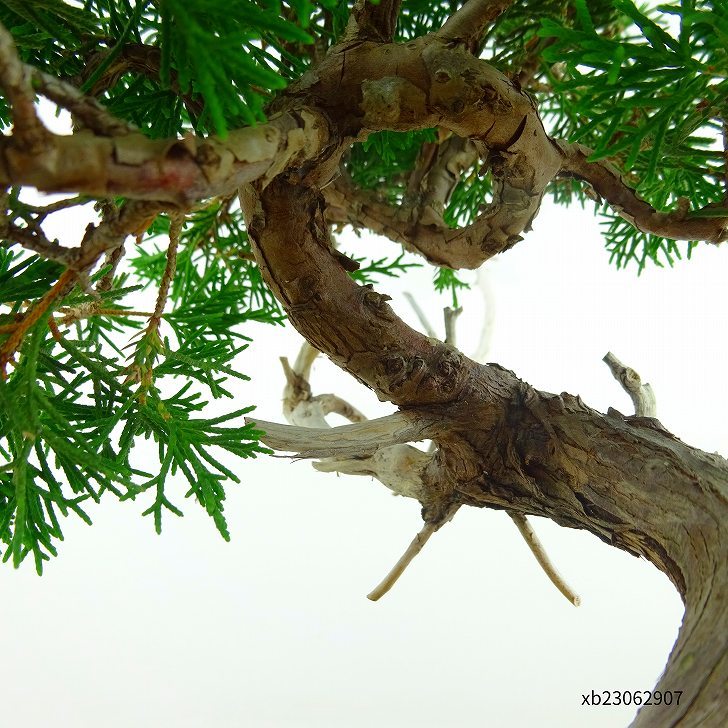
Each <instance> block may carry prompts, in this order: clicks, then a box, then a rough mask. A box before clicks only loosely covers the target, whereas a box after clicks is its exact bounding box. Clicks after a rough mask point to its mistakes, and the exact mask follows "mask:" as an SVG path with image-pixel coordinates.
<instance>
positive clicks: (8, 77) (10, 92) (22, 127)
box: [0, 24, 50, 154]
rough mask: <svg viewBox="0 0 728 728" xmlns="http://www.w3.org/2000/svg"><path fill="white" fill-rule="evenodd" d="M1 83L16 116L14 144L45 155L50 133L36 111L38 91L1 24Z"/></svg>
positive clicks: (11, 110)
mask: <svg viewBox="0 0 728 728" xmlns="http://www.w3.org/2000/svg"><path fill="white" fill-rule="evenodd" d="M0 86H2V89H3V91H4V92H5V97H6V98H7V100H8V104H9V106H10V112H11V114H12V117H13V138H14V141H15V144H16V145H17V146H18V147H20V148H22V149H24V150H26V151H28V152H31V153H33V154H42V153H43V152H44V151H45V150H46V149H47V147H48V142H49V140H50V132H49V131H48V130H47V129H46V128H45V127H44V126H43V124H42V123H41V121H40V119H39V118H38V115H37V114H36V110H35V104H34V101H35V94H34V92H33V87H32V85H31V83H30V75H29V73H28V72H27V68H26V67H25V66H24V65H23V64H22V63H21V62H20V59H19V58H18V51H17V49H16V47H15V41H14V40H13V37H12V36H11V35H10V33H9V32H8V31H7V30H6V28H5V27H4V26H3V25H2V24H0Z"/></svg>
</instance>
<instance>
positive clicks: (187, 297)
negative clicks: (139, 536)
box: [0, 231, 279, 573]
mask: <svg viewBox="0 0 728 728" xmlns="http://www.w3.org/2000/svg"><path fill="white" fill-rule="evenodd" d="M188 234H189V231H186V235H188ZM188 237H192V238H193V239H194V234H193V235H192V236H189V235H188ZM188 265H189V266H192V264H191V263H190V264H188ZM201 267H202V264H201ZM106 272H107V271H105V270H102V271H100V272H99V274H98V275H97V276H95V281H96V282H97V283H98V281H99V280H100V279H101V278H102V276H103V275H104V274H105V273H106ZM58 273H59V266H58V265H56V264H54V263H49V262H47V261H40V260H39V259H38V258H37V257H35V256H21V255H18V254H16V253H15V252H14V251H13V250H12V249H4V248H0V303H2V304H4V306H6V307H7V309H9V313H3V314H2V315H0V326H3V325H4V326H8V325H11V324H12V323H13V321H14V320H15V315H14V313H15V312H17V311H19V310H20V308H21V304H23V303H24V302H27V301H33V300H36V301H37V299H38V297H39V295H40V294H43V293H46V291H47V290H48V286H49V283H52V282H53V280H54V279H55V278H56V277H57V275H58ZM217 275H218V277H217V279H216V280H212V279H213V278H214V276H213V275H212V274H210V275H209V276H208V280H207V281H206V282H205V284H204V285H201V286H200V289H201V290H202V291H203V292H202V293H201V294H200V295H201V296H208V295H209V296H210V297H211V299H212V302H211V301H210V299H206V304H205V306H203V305H202V300H201V298H200V295H196V293H195V291H194V289H193V287H194V284H192V283H189V284H187V285H185V284H184V283H183V284H179V290H178V291H177V292H176V294H174V295H176V300H177V301H178V304H179V305H178V306H177V307H176V308H175V310H174V311H173V312H172V313H171V314H170V315H169V316H168V317H165V318H164V319H163V320H162V323H161V327H162V331H164V330H165V329H167V330H170V333H173V334H174V338H173V339H171V338H170V337H165V338H164V339H161V338H160V336H159V334H158V333H157V328H156V327H155V326H153V325H151V324H150V322H149V321H148V319H147V317H143V318H142V321H143V322H144V324H145V326H144V328H140V327H141V326H142V324H141V323H140V321H139V317H137V316H135V315H134V314H135V312H132V311H128V309H126V308H125V307H123V306H122V305H121V304H120V303H118V301H119V300H120V299H121V298H122V297H125V296H128V295H129V294H131V293H134V291H135V290H137V289H138V287H136V288H131V289H130V288H128V287H124V285H123V283H124V280H123V279H121V280H117V282H116V283H117V285H116V286H114V287H113V288H112V290H110V291H106V292H103V291H102V292H97V293H95V294H93V295H91V294H88V293H84V292H81V291H80V290H79V289H75V290H73V291H71V292H70V293H69V294H68V295H67V296H66V297H65V298H64V299H62V300H59V301H58V302H57V304H56V305H55V306H54V308H55V311H56V315H55V320H56V321H57V322H58V324H60V330H59V329H58V328H57V327H56V329H55V330H56V335H55V336H53V335H51V333H52V329H51V328H49V323H50V322H49V315H50V312H47V313H46V315H45V316H43V317H42V318H41V319H40V320H39V321H38V322H37V323H36V324H35V325H34V326H33V327H32V328H31V330H30V331H29V332H28V333H27V334H26V336H25V338H24V340H23V345H22V347H21V349H20V352H19V354H18V358H17V362H16V365H15V366H14V367H13V368H11V370H10V373H9V376H8V377H7V379H0V455H2V457H3V459H4V460H6V463H7V464H6V465H4V466H2V467H0V541H2V542H3V543H5V544H6V547H7V548H6V549H4V555H3V556H4V558H5V560H8V559H12V560H13V563H14V564H15V565H16V566H17V565H18V564H19V563H20V562H21V561H22V560H23V559H24V558H25V557H26V556H27V555H28V554H31V553H32V555H33V558H34V560H35V563H36V569H37V570H38V572H39V573H40V571H41V570H42V567H43V562H44V561H45V560H47V559H48V558H49V557H50V556H53V555H56V542H57V541H58V540H60V539H62V538H63V533H62V530H61V517H65V516H67V515H69V514H74V515H76V516H78V517H80V518H82V519H83V520H85V521H87V522H90V518H89V516H88V513H87V511H86V509H85V504H84V501H88V500H93V501H98V500H100V498H101V497H102V496H103V495H104V494H106V493H111V494H113V495H115V496H116V497H117V498H119V499H121V500H135V499H137V498H143V499H146V498H147V495H146V493H147V491H149V492H150V493H151V494H152V502H151V505H149V506H148V508H147V509H146V510H145V511H144V513H145V514H151V515H153V517H154V523H155V528H156V529H157V531H160V530H161V524H162V513H163V511H165V510H167V511H170V512H172V513H174V514H176V515H181V511H180V509H179V507H178V505H176V504H175V501H176V500H178V496H175V495H172V493H171V492H170V488H172V490H173V491H174V489H175V488H177V487H179V485H178V484H179V483H180V482H186V488H185V489H184V490H183V491H182V492H181V494H184V495H185V497H194V499H195V500H196V501H197V502H198V503H199V504H200V505H201V506H202V507H203V508H204V509H205V510H206V511H207V513H208V514H209V515H210V517H211V518H212V519H213V521H214V523H215V525H216V526H217V528H218V530H219V531H220V533H221V534H222V535H223V536H224V537H225V538H229V534H228V530H227V526H226V522H225V517H224V514H223V509H224V500H225V490H224V482H225V481H226V480H232V481H233V482H239V479H238V476H237V475H236V474H235V473H234V472H232V471H231V469H230V468H229V467H228V466H226V465H224V464H223V463H222V462H221V460H220V458H219V455H218V454H217V452H227V453H229V454H231V455H234V456H236V457H241V458H247V457H255V455H256V454H258V453H260V452H268V451H267V450H266V449H265V448H263V447H261V446H260V444H259V443H258V436H259V433H258V432H257V431H255V430H254V429H253V428H252V427H251V426H249V425H245V424H238V423H236V422H235V421H236V420H239V418H240V417H242V416H243V415H244V414H246V413H248V412H250V411H251V409H252V408H251V407H245V408H242V409H240V408H238V409H236V410H234V411H232V412H229V413H227V414H224V415H222V416H219V417H214V418H209V417H208V418H203V417H199V416H198V413H199V412H200V411H201V410H203V409H204V408H205V405H206V404H207V403H206V401H205V399H204V398H203V392H205V391H206V392H207V393H208V394H209V396H211V397H213V398H220V397H227V398H232V396H233V395H232V393H231V392H230V391H228V389H227V388H226V386H225V381H226V379H228V378H229V377H235V378H237V379H242V380H247V379H248V377H246V376H245V375H243V374H241V373H240V372H239V370H238V369H237V367H235V368H233V367H232V366H231V361H232V359H233V358H235V357H238V358H239V354H240V353H241V351H243V350H244V349H245V348H246V347H247V344H245V343H242V344H241V343H240V341H241V339H244V337H243V336H242V335H241V334H240V333H239V332H238V331H236V327H237V325H238V324H239V323H240V322H242V321H246V320H250V319H256V320H271V321H272V320H279V314H276V313H274V312H273V311H272V310H271V308H270V307H268V309H259V310H254V311H247V310H246V309H245V303H240V302H238V301H237V299H236V302H235V303H233V299H234V298H236V293H235V291H237V290H238V289H237V288H236V287H235V285H234V284H232V283H230V282H227V286H228V287H227V288H226V282H225V281H223V280H222V276H221V275H220V274H219V271H218V274H217ZM154 276H155V272H154V271H153V270H150V271H149V272H148V278H149V280H151V279H153V278H154ZM203 276H204V272H203ZM189 280H196V279H194V276H192V275H191V274H190V276H189ZM245 293H246V294H248V295H249V296H250V289H246V290H245ZM248 300H249V299H248ZM276 316H278V319H276ZM66 319H69V321H66ZM64 323H65V324H69V323H70V325H71V329H70V330H69V329H68V328H67V325H64ZM0 331H3V329H0ZM72 332H73V335H72ZM134 332H136V335H135V336H134V338H133V339H132V341H131V342H130V344H129V346H127V347H126V348H127V350H129V349H131V354H130V356H129V357H128V358H126V357H125V356H122V355H121V354H122V352H121V351H120V350H119V348H118V342H121V341H123V340H124V339H125V338H126V339H128V338H129V336H130V334H134ZM7 335H8V334H7V333H6V334H4V335H0V343H2V339H3V338H4V336H7ZM178 377H181V378H182V380H183V382H184V383H183V384H182V385H179V384H175V383H174V379H176V378H178ZM194 383H197V385H199V386H198V387H197V389H196V390H195V389H193V384H194ZM144 440H147V441H149V442H148V444H146V445H143V444H142V443H143V441H144ZM216 451H217V452H216ZM155 456H156V458H157V461H158V465H155V464H154V458H155Z"/></svg>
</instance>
